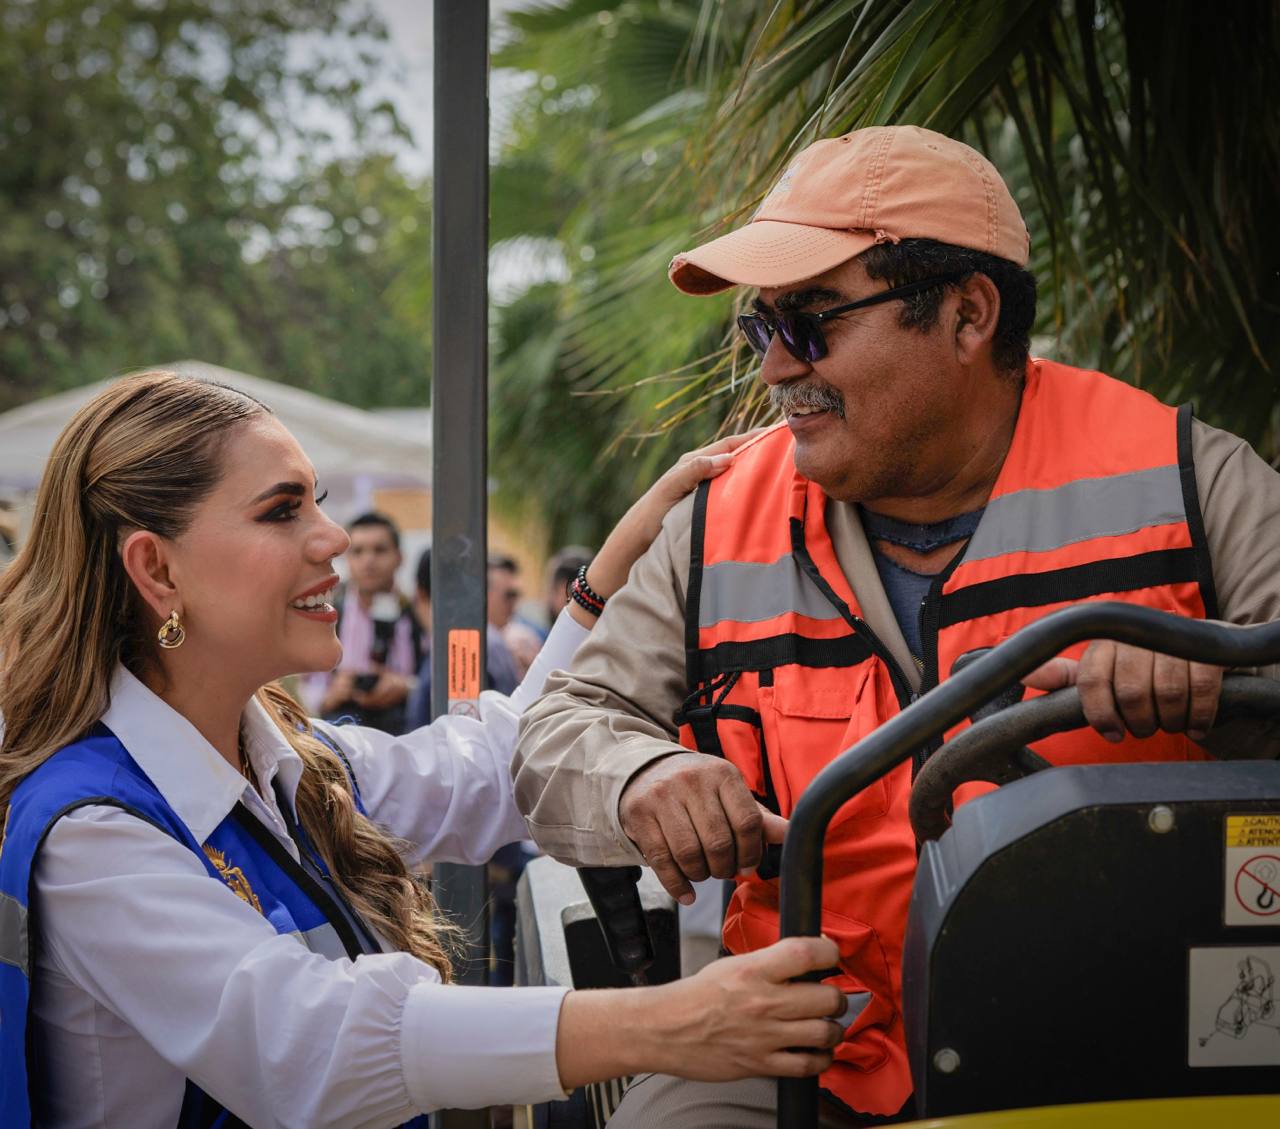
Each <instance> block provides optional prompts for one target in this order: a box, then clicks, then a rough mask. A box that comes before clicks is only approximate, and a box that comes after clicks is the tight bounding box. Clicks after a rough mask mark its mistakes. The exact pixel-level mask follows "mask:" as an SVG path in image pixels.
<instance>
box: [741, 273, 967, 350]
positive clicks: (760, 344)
mask: <svg viewBox="0 0 1280 1129" xmlns="http://www.w3.org/2000/svg"><path fill="white" fill-rule="evenodd" d="M968 273H969V272H968V271H953V272H952V273H950V274H939V275H935V276H934V277H933V278H923V279H921V280H920V281H919V282H908V283H907V284H906V285H905V286H895V287H893V289H891V290H882V291H880V293H879V294H872V295H871V297H869V298H859V299H858V300H857V301H856V302H850V303H848V304H847V305H844V306H835V307H833V308H832V309H830V310H821V311H819V312H818V313H816V314H811V313H807V312H804V311H799V310H797V311H795V312H788V313H779V314H741V315H739V317H738V328H739V329H740V330H742V332H743V334H744V336H745V337H746V339H747V341H748V342H749V343H750V345H751V348H753V349H754V350H755V351H756V352H757V353H759V354H760V356H762V357H763V356H764V354H765V353H766V352H767V351H768V349H769V342H770V341H772V340H773V335H774V333H775V332H776V333H777V334H778V335H779V336H780V337H781V338H782V344H783V345H784V346H785V347H786V350H787V352H788V353H790V354H791V355H792V356H793V357H795V359H796V360H798V361H804V362H805V363H806V364H812V363H813V362H814V361H820V360H821V359H822V358H823V357H825V356H826V355H827V339H826V337H825V336H824V335H823V332H822V323H823V322H824V321H826V320H827V319H828V318H833V317H836V316H838V315H839V314H847V313H851V312H852V311H854V310H862V309H865V308H866V307H867V306H878V305H879V304H880V303H881V302H892V301H893V300H894V299H896V298H906V297H907V296H908V295H911V294H919V293H920V291H922V290H930V289H932V288H933V287H935V286H942V285H944V284H945V283H948V282H956V281H957V280H959V279H961V278H964V277H965V275H966V274H968Z"/></svg>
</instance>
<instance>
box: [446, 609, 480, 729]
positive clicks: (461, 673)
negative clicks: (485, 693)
mask: <svg viewBox="0 0 1280 1129" xmlns="http://www.w3.org/2000/svg"><path fill="white" fill-rule="evenodd" d="M449 712H450V713H451V714H464V715H466V716H468V717H479V716H480V632H479V631H477V630H476V629H475V628H469V627H467V628H453V629H452V630H450V632H449Z"/></svg>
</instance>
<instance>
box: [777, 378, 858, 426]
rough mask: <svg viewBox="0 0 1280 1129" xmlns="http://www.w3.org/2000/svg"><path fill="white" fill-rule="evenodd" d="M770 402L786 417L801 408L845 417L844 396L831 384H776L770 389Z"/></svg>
mask: <svg viewBox="0 0 1280 1129" xmlns="http://www.w3.org/2000/svg"><path fill="white" fill-rule="evenodd" d="M769 403H770V405H771V406H772V407H773V409H774V411H776V412H778V413H779V414H780V415H782V417H783V418H784V419H785V418H786V417H787V416H789V415H791V413H792V412H794V411H798V410H799V409H801V408H816V409H817V410H818V411H820V412H835V413H836V415H838V416H839V417H840V418H841V419H844V397H843V396H841V395H840V393H839V392H837V391H836V390H835V389H834V388H832V387H831V385H829V384H814V383H812V382H808V383H792V384H775V385H774V386H773V387H772V388H770V389H769Z"/></svg>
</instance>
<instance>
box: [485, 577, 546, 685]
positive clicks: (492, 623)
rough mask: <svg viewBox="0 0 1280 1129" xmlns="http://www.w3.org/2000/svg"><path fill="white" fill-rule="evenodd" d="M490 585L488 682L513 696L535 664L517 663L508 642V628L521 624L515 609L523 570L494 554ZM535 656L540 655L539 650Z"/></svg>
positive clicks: (518, 598) (487, 640)
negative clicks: (530, 665) (523, 677)
mask: <svg viewBox="0 0 1280 1129" xmlns="http://www.w3.org/2000/svg"><path fill="white" fill-rule="evenodd" d="M488 581H489V589H488V619H489V630H488V632H487V633H486V636H485V647H486V649H487V651H488V658H487V663H488V670H489V678H490V679H491V680H492V682H493V688H494V689H495V690H497V691H498V693H500V694H510V693H511V691H512V690H513V689H515V687H516V686H518V685H519V684H520V679H521V677H522V675H523V670H527V669H528V667H529V663H531V662H532V661H533V657H532V656H531V655H529V656H526V657H527V658H528V662H525V663H523V664H522V663H520V662H517V661H516V657H515V656H514V655H513V654H512V653H511V648H510V646H509V645H508V644H507V638H506V629H507V627H509V626H510V625H511V624H513V623H516V622H518V621H517V620H516V619H515V614H516V605H517V604H518V603H519V602H520V597H521V595H522V594H523V593H522V592H521V590H520V566H519V565H517V564H516V562H515V561H514V560H512V558H511V557H507V556H503V555H501V554H497V553H494V554H491V555H490V557H489V571H488ZM534 654H535V655H536V654H537V648H536V647H535V648H534ZM522 667H523V670H522Z"/></svg>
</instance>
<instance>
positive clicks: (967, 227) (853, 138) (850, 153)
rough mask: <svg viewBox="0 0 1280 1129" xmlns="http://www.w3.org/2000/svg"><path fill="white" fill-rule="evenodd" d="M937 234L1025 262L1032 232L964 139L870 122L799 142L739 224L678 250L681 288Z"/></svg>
mask: <svg viewBox="0 0 1280 1129" xmlns="http://www.w3.org/2000/svg"><path fill="white" fill-rule="evenodd" d="M910 238H916V239H935V240H937V241H938V242H940V243H951V244H953V245H955V246H958V247H969V248H972V249H973V250H975V251H984V252H986V253H987V254H988V255H995V256H997V257H998V258H1001V259H1008V260H1009V261H1010V262H1014V263H1017V264H1018V265H1019V266H1025V265H1026V263H1027V257H1028V254H1029V252H1030V244H1031V241H1030V237H1029V236H1028V235H1027V227H1026V224H1025V223H1023V220H1022V214H1021V213H1020V212H1019V211H1018V205H1017V204H1015V203H1014V202H1013V197H1012V196H1011V195H1010V194H1009V189H1008V188H1007V187H1006V186H1005V183H1004V181H1003V180H1002V179H1001V178H1000V174H999V173H998V172H996V170H995V166H994V165H992V164H991V162H990V161H988V160H987V159H986V157H984V156H982V154H981V153H978V152H977V151H976V150H974V149H971V148H969V146H968V145H965V144H962V143H961V142H959V141H955V140H953V139H952V138H950V137H946V136H944V135H943V134H941V133H934V132H933V131H932V130H928V129H921V128H920V127H918V126H913V125H899V126H873V127H871V128H869V129H857V130H854V131H853V132H852V133H846V134H845V135H844V136H843V137H833V138H829V139H827V140H825V141H817V142H814V144H812V145H810V146H809V147H808V148H807V149H805V150H803V151H802V152H801V153H800V154H799V155H798V156H797V157H796V159H795V160H794V161H792V162H791V165H790V167H789V168H788V169H787V170H786V172H784V173H783V174H782V176H781V177H780V178H779V180H778V183H777V184H775V185H774V186H773V189H772V191H770V193H769V195H768V196H766V197H765V198H764V202H763V203H762V204H761V205H760V207H759V209H758V210H757V212H756V214H755V215H754V216H752V218H751V222H750V223H748V224H747V225H746V226H745V227H740V228H738V229H737V230H736V231H731V232H729V234H728V235H722V236H720V238H719V239H713V240H712V241H711V242H710V243H704V244H703V245H702V246H701V247H695V248H694V249H693V250H692V251H683V252H681V253H680V254H679V255H677V256H676V257H675V258H674V259H672V260H671V267H670V270H669V271H668V274H669V276H670V278H671V281H672V282H673V283H675V285H676V286H677V287H679V288H680V289H681V290H683V291H684V292H685V293H686V294H716V293H718V292H719V291H721V290H727V289H728V288H729V287H730V286H737V285H746V286H762V287H764V286H790V285H791V284H793V283H796V282H800V281H802V280H804V279H806V278H813V277H814V276H815V275H819V274H822V273H823V272H824V271H829V270H831V269H832V267H837V266H839V265H840V264H841V263H843V262H847V261H848V260H849V259H852V258H853V257H854V256H855V255H860V254H862V252H863V251H865V250H866V249H867V248H868V247H871V246H873V245H874V244H876V243H885V242H890V243H897V242H898V241H899V240H900V239H910Z"/></svg>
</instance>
